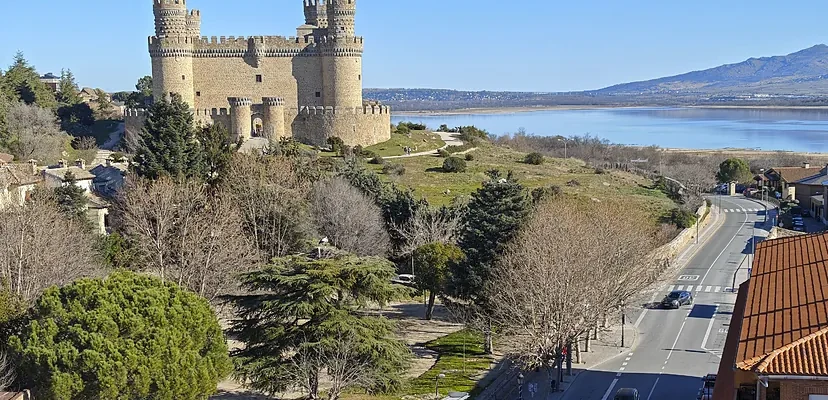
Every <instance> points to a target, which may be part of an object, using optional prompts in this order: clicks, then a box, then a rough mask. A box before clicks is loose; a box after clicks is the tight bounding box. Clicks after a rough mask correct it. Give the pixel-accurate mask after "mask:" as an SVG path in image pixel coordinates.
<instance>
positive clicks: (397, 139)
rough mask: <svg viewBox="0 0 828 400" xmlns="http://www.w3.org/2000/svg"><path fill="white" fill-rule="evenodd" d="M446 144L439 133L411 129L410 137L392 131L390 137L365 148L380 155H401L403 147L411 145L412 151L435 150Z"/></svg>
mask: <svg viewBox="0 0 828 400" xmlns="http://www.w3.org/2000/svg"><path fill="white" fill-rule="evenodd" d="M445 145H446V142H444V141H443V139H441V138H440V135H438V134H436V133H433V132H428V131H411V137H410V138H409V137H408V136H407V135H401V134H398V133H392V134H391V139H390V140H388V141H385V142H382V143H378V144H375V145H373V146H369V147H366V148H365V149H366V150H371V151H373V152H374V153H377V154H378V155H380V156H382V157H388V156H401V155H403V154H404V153H403V147H406V146H408V147H411V148H412V149H415V150H414V153H419V152H423V151H431V150H437V149H439V148H441V147H443V146H445Z"/></svg>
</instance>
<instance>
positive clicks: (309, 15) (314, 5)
mask: <svg viewBox="0 0 828 400" xmlns="http://www.w3.org/2000/svg"><path fill="white" fill-rule="evenodd" d="M303 2H304V7H305V23H306V24H308V25H313V26H315V27H317V28H327V27H328V12H327V7H326V6H325V2H324V1H323V0H303Z"/></svg>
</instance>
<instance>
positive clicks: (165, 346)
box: [8, 272, 232, 400]
mask: <svg viewBox="0 0 828 400" xmlns="http://www.w3.org/2000/svg"><path fill="white" fill-rule="evenodd" d="M8 347H9V352H10V356H11V358H12V360H13V361H12V365H15V366H16V367H17V371H16V372H17V376H18V377H19V382H18V383H19V385H20V386H22V387H28V388H32V389H33V390H34V392H35V396H34V398H37V399H67V400H70V399H71V400H74V399H78V400H80V399H101V400H110V399H111V400H115V399H182V400H183V399H187V400H195V399H205V398H207V397H208V396H210V395H211V394H213V393H214V392H215V391H216V386H217V384H218V382H219V381H220V380H221V379H223V378H225V377H226V376H227V375H228V374H229V373H230V371H231V369H232V363H231V362H230V357H229V355H228V351H227V344H226V342H225V338H224V333H223V332H222V330H221V326H220V325H219V322H218V319H217V318H216V315H215V314H214V313H213V310H212V309H211V308H210V305H209V304H208V303H207V300H205V299H203V298H201V297H199V296H198V295H196V294H195V293H191V292H189V291H186V290H183V289H181V288H180V287H179V286H178V285H176V284H174V283H170V282H167V283H163V282H162V281H161V280H160V279H156V278H152V277H149V276H143V275H137V274H135V273H131V272H116V273H113V274H112V275H110V276H109V277H108V278H105V279H82V280H79V281H76V282H75V283H73V284H71V285H69V286H65V287H62V288H58V287H52V288H51V289H48V290H47V291H46V292H45V293H44V294H43V295H42V296H41V297H40V299H39V300H38V301H37V303H36V304H35V305H34V307H33V308H32V309H31V310H30V312H29V314H28V315H27V317H26V320H25V322H24V323H23V324H22V328H21V330H20V332H19V333H17V334H16V335H13V336H11V338H9V341H8Z"/></svg>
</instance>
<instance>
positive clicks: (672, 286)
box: [667, 285, 676, 292]
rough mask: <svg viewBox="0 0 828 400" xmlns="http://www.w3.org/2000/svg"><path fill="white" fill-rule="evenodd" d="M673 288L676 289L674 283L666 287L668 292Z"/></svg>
mask: <svg viewBox="0 0 828 400" xmlns="http://www.w3.org/2000/svg"><path fill="white" fill-rule="evenodd" d="M673 290H676V285H670V287H668V288H667V291H668V292H672V291H673Z"/></svg>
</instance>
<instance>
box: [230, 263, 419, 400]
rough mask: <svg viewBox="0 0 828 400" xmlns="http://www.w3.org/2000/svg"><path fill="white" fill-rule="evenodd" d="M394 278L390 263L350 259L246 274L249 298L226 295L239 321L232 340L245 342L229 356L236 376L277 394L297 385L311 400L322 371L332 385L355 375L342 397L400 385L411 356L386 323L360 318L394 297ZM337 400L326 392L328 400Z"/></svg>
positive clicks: (279, 265)
mask: <svg viewBox="0 0 828 400" xmlns="http://www.w3.org/2000/svg"><path fill="white" fill-rule="evenodd" d="M393 276H395V272H394V266H393V264H391V263H390V262H388V261H387V260H384V259H380V258H357V257H354V256H351V255H339V256H336V257H334V258H326V259H311V258H308V257H305V256H295V257H286V258H280V259H276V260H275V261H274V265H272V266H269V267H266V268H265V269H263V270H261V271H257V272H252V273H248V274H245V275H243V276H242V286H243V287H244V288H246V289H248V290H249V291H248V293H250V294H245V295H239V296H229V297H228V299H229V300H230V301H231V302H232V303H233V304H235V305H236V306H237V307H238V310H239V313H238V314H237V315H239V317H240V319H238V320H236V321H233V326H232V328H231V334H232V335H235V336H236V337H238V338H239V340H241V341H242V342H244V343H245V346H243V348H241V349H239V350H236V351H235V352H234V354H233V356H234V357H235V358H236V359H237V361H238V363H237V366H238V368H237V371H238V372H239V374H240V375H241V376H242V377H243V378H244V379H245V381H247V382H249V384H250V386H251V387H252V388H255V389H257V390H261V391H265V392H269V393H276V392H280V391H283V390H285V389H288V388H290V387H293V386H299V387H301V388H302V389H305V390H307V391H308V392H309V398H311V399H317V398H319V379H320V376H321V374H322V372H323V371H327V374H328V375H329V377H331V380H335V379H341V378H344V379H345V380H346V381H347V379H349V378H348V376H359V377H360V379H359V380H358V381H357V382H351V383H350V384H349V385H346V387H339V388H338V390H339V391H341V390H343V389H347V386H351V387H354V386H358V387H361V388H362V389H366V390H369V391H388V390H391V389H393V388H395V387H397V386H398V385H399V383H400V381H401V378H402V372H403V371H404V369H405V367H406V365H407V364H408V361H409V359H410V352H409V351H408V349H407V348H406V346H405V345H404V344H403V343H402V342H401V341H400V340H398V339H396V338H394V335H393V330H394V325H393V324H392V323H391V321H389V320H388V319H386V318H384V317H376V316H367V315H364V314H362V313H360V312H359V310H360V309H361V308H363V307H364V306H366V305H367V304H369V303H379V304H385V303H387V302H388V301H390V300H393V299H395V298H397V297H398V295H399V292H398V289H397V288H395V287H394V286H393V285H392V284H391V283H390V281H391V278H392V277H393ZM333 364H336V365H333ZM332 374H336V376H331V375H332ZM303 376H304V377H305V379H303V378H302V377H303ZM339 394H340V393H338V392H331V393H328V398H329V399H336V398H338V397H339Z"/></svg>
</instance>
